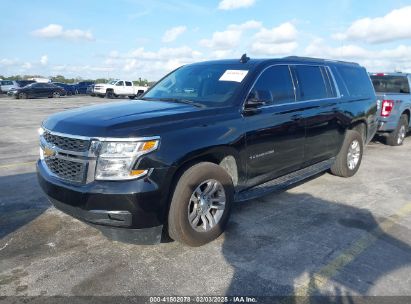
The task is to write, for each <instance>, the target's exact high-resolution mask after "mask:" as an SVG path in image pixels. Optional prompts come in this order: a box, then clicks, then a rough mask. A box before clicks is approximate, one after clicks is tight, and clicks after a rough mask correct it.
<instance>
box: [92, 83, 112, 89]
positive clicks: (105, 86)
mask: <svg viewBox="0 0 411 304" xmlns="http://www.w3.org/2000/svg"><path fill="white" fill-rule="evenodd" d="M94 87H101V88H112V87H114V85H112V84H109V83H96V84H95V85H94Z"/></svg>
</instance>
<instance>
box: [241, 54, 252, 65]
mask: <svg viewBox="0 0 411 304" xmlns="http://www.w3.org/2000/svg"><path fill="white" fill-rule="evenodd" d="M249 60H250V57H247V54H245V53H244V54H243V56H241V59H240V62H241V63H247V62H248V61H249Z"/></svg>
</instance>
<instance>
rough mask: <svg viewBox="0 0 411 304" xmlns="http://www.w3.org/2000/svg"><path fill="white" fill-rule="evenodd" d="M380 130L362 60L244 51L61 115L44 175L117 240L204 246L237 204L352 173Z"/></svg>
mask: <svg viewBox="0 0 411 304" xmlns="http://www.w3.org/2000/svg"><path fill="white" fill-rule="evenodd" d="M376 129H377V102H376V96H375V92H374V89H373V87H372V84H371V81H370V78H369V76H368V74H367V72H366V70H365V69H364V68H363V67H361V66H359V65H358V64H355V63H345V62H338V61H329V60H320V59H310V58H299V57H287V58H284V59H271V60H267V59H249V58H247V57H246V56H243V57H242V59H241V60H223V61H211V62H202V63H197V64H191V65H187V66H183V67H181V68H179V69H177V70H175V71H174V72H172V73H171V74H169V75H167V76H166V77H164V78H163V79H162V80H160V81H159V82H158V83H157V84H156V85H155V86H154V87H152V88H151V89H150V90H149V91H147V92H146V93H145V94H144V96H143V97H142V98H141V99H140V100H131V101H124V102H116V103H109V104H104V105H97V106H90V107H85V108H82V109H81V108H80V109H75V110H70V111H65V112H62V113H58V114H55V115H52V116H50V117H49V118H47V119H46V120H45V121H44V122H43V124H42V129H40V133H41V136H40V146H41V149H40V160H39V161H38V163H37V170H38V178H39V182H40V185H41V187H42V189H43V190H44V192H45V193H46V194H47V195H48V197H49V198H50V200H51V202H52V203H53V204H54V205H55V206H56V207H57V208H59V209H60V210H62V211H64V212H66V213H68V214H71V215H72V216H74V217H77V218H79V219H82V220H83V221H85V222H88V223H91V224H94V225H95V226H96V227H99V228H100V229H101V230H102V231H103V232H104V233H105V234H106V235H108V236H110V237H112V238H115V239H118V240H127V241H130V242H143V241H144V242H147V241H148V240H151V241H157V242H158V241H159V240H160V236H161V233H162V232H164V233H165V232H167V233H168V234H169V236H170V237H171V238H172V239H174V240H177V241H180V242H182V243H185V244H188V245H190V246H200V245H203V244H205V243H207V242H210V241H212V240H214V239H215V238H217V237H218V236H219V235H220V234H221V233H222V232H223V230H224V227H225V225H226V223H227V221H228V219H229V215H230V209H231V207H232V204H233V202H234V201H246V200H250V199H253V198H256V197H259V196H262V195H265V194H268V193H271V192H274V191H278V190H280V189H284V188H285V187H288V186H290V185H291V184H293V183H297V182H300V181H302V180H304V179H306V178H308V177H311V176H314V175H316V174H318V173H319V172H322V171H326V170H330V171H331V172H332V173H333V174H334V175H337V176H341V177H350V176H353V175H354V174H355V173H356V172H357V170H358V169H359V167H360V164H361V160H362V156H363V150H364V145H365V144H366V143H368V142H369V141H370V140H371V138H372V137H373V136H374V134H375V132H376ZM338 182H339V181H338V180H336V183H338ZM163 229H164V231H163ZM242 229H247V227H246V226H244V227H243V228H242Z"/></svg>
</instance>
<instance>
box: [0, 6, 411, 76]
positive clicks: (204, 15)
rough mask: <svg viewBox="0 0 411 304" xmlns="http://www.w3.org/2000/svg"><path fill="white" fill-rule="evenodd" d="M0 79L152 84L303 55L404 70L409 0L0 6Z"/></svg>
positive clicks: (409, 55) (408, 60) (410, 65)
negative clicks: (232, 61) (182, 73)
mask: <svg viewBox="0 0 411 304" xmlns="http://www.w3.org/2000/svg"><path fill="white" fill-rule="evenodd" d="M1 6H2V11H3V12H7V13H4V14H2V17H1V18H0V41H1V43H0V75H5V76H10V75H15V74H21V75H24V74H31V75H33V74H37V75H43V76H46V77H48V76H53V75H64V76H65V77H82V78H85V79H86V78H100V77H103V78H124V79H130V80H135V79H138V78H139V77H141V78H145V79H148V80H151V81H155V80H158V79H159V78H160V77H162V76H163V75H164V74H166V73H167V72H169V71H171V70H173V69H175V68H177V67H179V66H181V65H184V64H188V63H192V62H198V61H204V60H214V59H225V58H240V57H241V55H242V54H243V53H247V55H248V56H250V57H251V58H280V57H285V56H289V55H297V56H310V57H319V58H328V59H338V60H348V61H354V62H358V63H360V64H361V65H363V66H365V67H366V68H367V69H368V70H369V71H370V72H384V71H387V72H389V71H403V72H407V71H408V72H411V0H408V1H405V0H390V1H387V0H374V1H371V0H361V1H358V0H328V1H319V0H312V1H284V0H282V1H277V0H201V1H200V0H197V1H194V0H193V1H183V0H168V1H166V0H145V1H142V0H116V1H111V0H104V1H94V0H70V1H69V0H59V1H55V0H54V1H48V0H44V1H41V0H38V1H26V0H14V1H2V4H1Z"/></svg>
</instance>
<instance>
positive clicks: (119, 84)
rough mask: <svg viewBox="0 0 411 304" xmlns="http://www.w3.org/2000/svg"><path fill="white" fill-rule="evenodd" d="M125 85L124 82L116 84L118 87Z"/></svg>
mask: <svg viewBox="0 0 411 304" xmlns="http://www.w3.org/2000/svg"><path fill="white" fill-rule="evenodd" d="M123 85H124V82H123V81H119V82H117V83H116V86H123Z"/></svg>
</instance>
